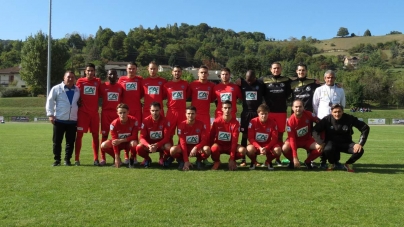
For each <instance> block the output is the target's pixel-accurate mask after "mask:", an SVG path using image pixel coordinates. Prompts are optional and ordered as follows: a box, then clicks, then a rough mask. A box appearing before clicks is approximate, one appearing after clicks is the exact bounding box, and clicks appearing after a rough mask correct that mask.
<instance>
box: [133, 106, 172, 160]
mask: <svg viewBox="0 0 404 227" xmlns="http://www.w3.org/2000/svg"><path fill="white" fill-rule="evenodd" d="M149 109H150V115H149V116H148V117H146V118H144V119H143V122H142V127H141V129H140V140H139V142H140V143H139V144H138V145H137V146H136V153H137V154H138V155H139V156H140V157H143V158H144V159H145V161H144V163H143V164H144V167H145V168H149V167H150V164H151V161H152V160H151V158H150V156H149V153H155V152H159V153H160V157H163V154H165V156H166V159H167V158H168V157H169V155H170V148H171V144H170V143H169V140H170V138H171V135H170V133H169V125H168V122H167V120H166V118H165V117H164V116H162V115H161V113H160V111H161V105H160V103H158V102H152V103H151V104H150V107H149ZM160 164H163V161H162V162H161V163H160Z"/></svg>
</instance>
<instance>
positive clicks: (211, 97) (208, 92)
mask: <svg viewBox="0 0 404 227" xmlns="http://www.w3.org/2000/svg"><path fill="white" fill-rule="evenodd" d="M208 76H209V69H208V67H207V66H206V65H202V66H201V67H199V70H198V78H199V79H198V80H195V81H193V82H192V83H191V84H190V85H189V91H188V93H189V96H190V97H191V100H192V102H191V105H192V106H195V108H196V109H197V110H198V114H197V115H196V119H197V120H200V121H202V122H203V123H205V125H207V126H208V129H210V103H212V102H213V101H215V99H216V96H215V93H214V91H213V88H214V87H215V84H214V83H212V82H210V81H208Z"/></svg>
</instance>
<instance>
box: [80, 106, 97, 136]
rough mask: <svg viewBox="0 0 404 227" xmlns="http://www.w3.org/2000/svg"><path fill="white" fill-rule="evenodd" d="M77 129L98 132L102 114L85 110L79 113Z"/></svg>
mask: <svg viewBox="0 0 404 227" xmlns="http://www.w3.org/2000/svg"><path fill="white" fill-rule="evenodd" d="M77 131H78V132H84V133H87V132H88V131H90V132H91V133H97V134H98V132H99V131H100V115H99V114H98V112H97V113H94V114H88V113H85V112H83V111H78V113H77Z"/></svg>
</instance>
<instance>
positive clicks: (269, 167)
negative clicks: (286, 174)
mask: <svg viewBox="0 0 404 227" xmlns="http://www.w3.org/2000/svg"><path fill="white" fill-rule="evenodd" d="M268 170H270V171H273V170H274V166H273V165H272V163H271V162H270V163H268Z"/></svg>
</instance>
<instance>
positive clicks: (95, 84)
mask: <svg viewBox="0 0 404 227" xmlns="http://www.w3.org/2000/svg"><path fill="white" fill-rule="evenodd" d="M100 85H101V80H100V78H96V77H94V78H93V79H91V80H89V79H87V77H84V78H79V79H78V80H77V82H76V86H77V87H78V88H80V98H81V100H82V104H81V107H80V108H79V111H83V112H84V113H87V114H96V113H98V96H99V88H100Z"/></svg>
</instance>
